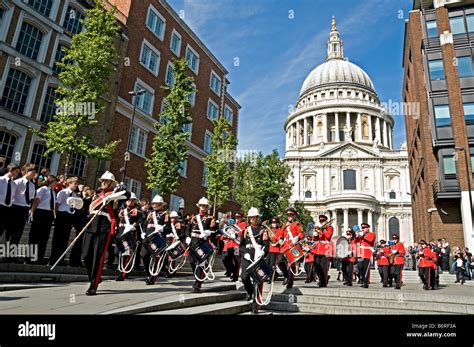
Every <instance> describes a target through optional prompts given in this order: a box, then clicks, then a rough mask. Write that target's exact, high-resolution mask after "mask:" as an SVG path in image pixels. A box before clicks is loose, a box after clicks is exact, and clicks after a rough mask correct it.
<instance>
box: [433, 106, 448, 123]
mask: <svg viewBox="0 0 474 347" xmlns="http://www.w3.org/2000/svg"><path fill="white" fill-rule="evenodd" d="M434 112H435V119H436V127H438V128H441V127H449V126H451V115H450V113H449V105H439V106H435V107H434Z"/></svg>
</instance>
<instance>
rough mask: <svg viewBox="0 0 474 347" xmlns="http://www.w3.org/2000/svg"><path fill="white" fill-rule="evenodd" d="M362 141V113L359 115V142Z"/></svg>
mask: <svg viewBox="0 0 474 347" xmlns="http://www.w3.org/2000/svg"><path fill="white" fill-rule="evenodd" d="M356 141H362V116H361V114H360V113H357V140H356Z"/></svg>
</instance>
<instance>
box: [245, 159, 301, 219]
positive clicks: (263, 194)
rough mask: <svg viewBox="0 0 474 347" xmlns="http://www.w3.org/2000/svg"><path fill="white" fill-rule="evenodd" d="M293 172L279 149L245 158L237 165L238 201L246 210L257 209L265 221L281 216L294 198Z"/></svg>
mask: <svg viewBox="0 0 474 347" xmlns="http://www.w3.org/2000/svg"><path fill="white" fill-rule="evenodd" d="M290 171H291V170H290V168H289V166H288V165H286V164H285V163H284V162H283V161H282V160H281V159H280V157H279V155H278V152H277V151H276V150H274V151H273V152H272V153H271V154H269V155H267V156H264V155H263V154H262V153H259V154H258V155H256V156H254V157H252V156H247V157H245V158H244V159H243V160H242V161H239V163H238V165H237V181H236V186H237V187H238V189H237V191H236V199H237V202H239V203H240V204H241V205H242V207H243V208H244V210H248V209H249V208H250V207H257V208H258V209H259V211H260V215H261V218H262V219H263V220H267V219H270V218H271V217H273V216H279V215H282V214H283V213H284V212H285V210H286V209H287V208H288V206H289V199H290V197H291V189H292V186H293V185H292V184H291V183H289V182H288V177H289V174H290Z"/></svg>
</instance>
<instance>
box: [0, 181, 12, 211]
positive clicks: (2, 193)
mask: <svg viewBox="0 0 474 347" xmlns="http://www.w3.org/2000/svg"><path fill="white" fill-rule="evenodd" d="M8 182H10V187H11V190H10V192H11V195H10V203H9V204H8V205H7V204H6V203H5V199H6V198H7V189H8ZM14 193H15V185H14V182H13V179H10V178H9V177H8V176H7V175H4V176H0V205H3V206H7V207H8V206H11V205H12V202H13V194H14Z"/></svg>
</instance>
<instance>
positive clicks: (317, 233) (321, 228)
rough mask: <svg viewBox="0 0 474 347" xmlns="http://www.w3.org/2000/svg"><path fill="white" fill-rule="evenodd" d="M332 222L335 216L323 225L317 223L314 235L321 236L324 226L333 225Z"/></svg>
mask: <svg viewBox="0 0 474 347" xmlns="http://www.w3.org/2000/svg"><path fill="white" fill-rule="evenodd" d="M332 222H334V218H332V219H330V220H328V221H327V222H325V223H324V224H323V225H321V226H316V225H315V226H314V232H313V235H314V236H319V235H320V234H321V233H322V232H323V230H324V228H326V227H327V226H328V225H331V224H332Z"/></svg>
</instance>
